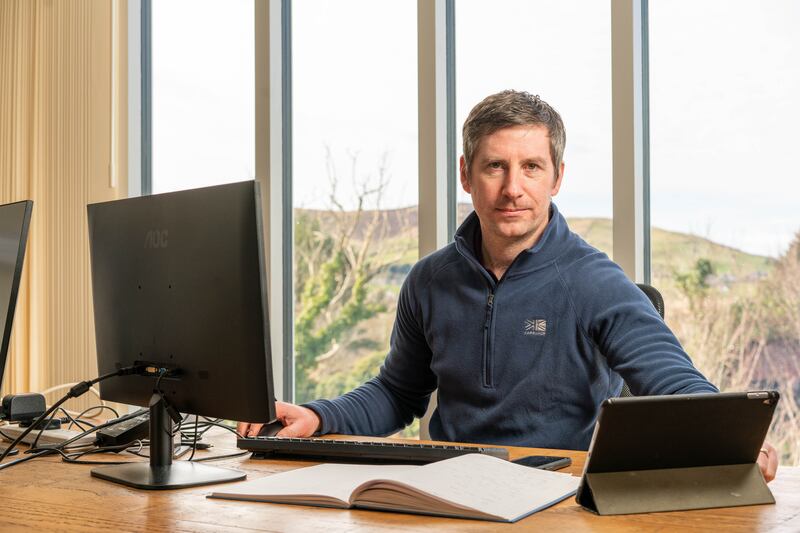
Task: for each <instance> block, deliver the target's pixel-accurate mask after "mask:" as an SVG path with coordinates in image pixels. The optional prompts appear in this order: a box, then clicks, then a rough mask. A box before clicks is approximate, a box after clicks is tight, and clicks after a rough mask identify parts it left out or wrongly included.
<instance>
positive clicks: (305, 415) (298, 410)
mask: <svg viewBox="0 0 800 533" xmlns="http://www.w3.org/2000/svg"><path fill="white" fill-rule="evenodd" d="M275 411H276V414H277V418H278V420H279V421H280V423H281V424H283V429H281V430H280V431H279V432H278V433H277V434H276V436H277V437H310V436H311V435H313V434H314V433H316V432H317V431H318V430H319V428H320V426H321V425H322V422H321V421H320V419H319V417H318V416H317V413H315V412H314V411H312V410H311V409H309V408H308V407H301V406H299V405H294V404H291V403H286V402H277V401H276V402H275ZM263 426H264V424H255V423H251V422H239V423H238V424H237V425H236V431H237V432H238V433H239V435H241V436H243V437H255V436H258V432H259V431H261V428H262V427H263Z"/></svg>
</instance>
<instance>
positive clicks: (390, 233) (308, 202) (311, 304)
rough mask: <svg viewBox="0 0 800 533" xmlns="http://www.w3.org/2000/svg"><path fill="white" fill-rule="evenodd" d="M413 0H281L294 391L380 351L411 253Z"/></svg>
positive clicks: (353, 380)
mask: <svg viewBox="0 0 800 533" xmlns="http://www.w3.org/2000/svg"><path fill="white" fill-rule="evenodd" d="M416 49H417V34H416V2H414V1H411V0H406V1H397V2H392V3H384V2H372V1H368V0H348V1H341V2H327V1H323V0H297V1H295V2H293V3H292V73H293V84H292V85H293V93H292V118H293V140H292V151H293V159H292V174H293V178H292V189H293V196H294V200H293V210H294V235H295V237H294V307H295V316H294V320H295V323H294V335H295V339H294V344H295V400H296V401H297V402H303V401H307V400H310V399H313V398H318V397H332V396H335V395H338V394H340V393H343V392H346V391H347V390H350V389H352V388H353V387H355V386H357V385H359V384H360V383H362V382H363V381H364V380H366V379H368V378H369V377H372V376H374V375H375V374H376V373H377V370H378V368H379V367H380V364H381V363H382V361H383V359H384V358H385V356H386V353H387V349H388V341H389V334H390V332H391V327H392V323H393V321H394V310H395V305H396V300H397V296H398V293H399V289H400V285H401V284H402V282H403V280H404V278H405V275H406V273H407V272H408V270H409V269H410V268H411V265H412V264H413V263H414V262H415V261H416V260H417V242H418V239H417V224H416V206H417V191H418V187H417V174H418V170H417V82H416V80H417V56H416Z"/></svg>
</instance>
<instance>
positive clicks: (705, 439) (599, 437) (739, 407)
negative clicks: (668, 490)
mask: <svg viewBox="0 0 800 533" xmlns="http://www.w3.org/2000/svg"><path fill="white" fill-rule="evenodd" d="M779 397H780V395H779V394H778V392H777V391H757V392H723V393H718V394H709V393H704V394H674V395H669V396H633V397H627V398H609V399H608V400H606V401H605V402H603V405H602V406H601V409H600V416H599V417H598V419H597V425H596V426H595V429H594V435H593V437H592V443H591V444H590V446H589V456H588V457H587V461H586V470H585V472H618V471H620V470H626V471H629V470H648V469H655V468H683V467H693V466H708V465H725V464H742V463H754V462H755V461H756V459H757V458H758V453H759V450H760V449H761V445H762V444H763V442H764V438H765V437H766V436H767V430H768V429H769V425H770V422H771V421H772V414H773V412H774V411H775V405H776V404H777V403H778V398H779Z"/></svg>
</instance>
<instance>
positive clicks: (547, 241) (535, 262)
mask: <svg viewBox="0 0 800 533" xmlns="http://www.w3.org/2000/svg"><path fill="white" fill-rule="evenodd" d="M568 234H569V227H568V226H567V221H566V220H565V219H564V217H563V216H562V215H561V213H560V212H559V211H558V208H557V207H556V204H554V203H550V220H549V221H548V222H547V227H546V228H545V230H544V232H543V233H542V236H541V237H539V240H538V241H537V242H536V243H535V244H534V245H533V246H532V247H530V248H528V249H526V250H523V251H522V252H520V254H519V255H518V256H517V257H516V258H515V259H514V261H513V262H512V263H511V265H510V266H509V268H508V270H507V271H506V273H505V275H504V276H503V277H504V278H508V277H511V276H517V275H520V274H524V273H527V272H531V271H533V270H538V269H539V268H541V267H543V266H545V265H549V264H550V263H552V262H553V261H554V260H555V259H556V258H558V256H559V255H560V254H561V253H563V252H564V250H563V248H562V247H560V246H556V245H555V244H556V243H558V242H563V240H564V239H565V238H566V237H567V235H568ZM480 243H481V224H480V220H479V219H478V214H477V213H476V212H475V211H473V212H472V213H470V214H469V216H467V218H466V219H465V220H464V222H463V223H462V224H461V226H460V227H459V228H458V230H456V234H455V245H456V250H458V253H460V254H461V255H462V256H464V257H465V258H466V259H467V260H469V261H470V262H472V263H473V264H475V265H476V266H477V267H478V269H479V270H480V271H481V272H482V273H483V274H484V275H485V276H486V277H487V278H489V280H490V281H491V282H492V284H493V285H494V284H495V283H497V281H496V280H495V279H494V276H492V275H491V274H489V272H488V271H487V270H486V269H485V268H484V267H483V265H482V264H481V261H480V253H479V250H480Z"/></svg>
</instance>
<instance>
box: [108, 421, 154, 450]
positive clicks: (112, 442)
mask: <svg viewBox="0 0 800 533" xmlns="http://www.w3.org/2000/svg"><path fill="white" fill-rule="evenodd" d="M110 422H113V421H110ZM149 435H150V415H149V413H143V414H141V415H139V416H136V417H134V418H130V419H128V420H121V421H120V422H117V423H116V424H112V425H110V426H108V427H105V428H103V429H99V430H97V445H98V446H101V447H106V446H121V445H123V444H130V443H131V442H133V441H135V440H139V439H146V438H147V437H148V436H149Z"/></svg>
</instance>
